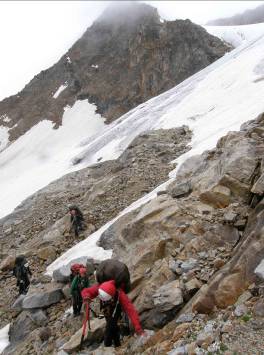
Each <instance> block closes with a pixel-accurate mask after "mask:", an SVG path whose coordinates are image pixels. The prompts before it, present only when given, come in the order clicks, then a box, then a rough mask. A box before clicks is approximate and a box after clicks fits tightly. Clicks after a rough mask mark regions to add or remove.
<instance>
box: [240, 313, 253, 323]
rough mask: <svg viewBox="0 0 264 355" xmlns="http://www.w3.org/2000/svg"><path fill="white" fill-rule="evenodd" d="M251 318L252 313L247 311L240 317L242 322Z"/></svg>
mask: <svg viewBox="0 0 264 355" xmlns="http://www.w3.org/2000/svg"><path fill="white" fill-rule="evenodd" d="M251 318H252V315H251V314H249V313H246V314H244V315H243V316H242V317H241V319H242V321H243V322H248V321H249V320H250V319H251Z"/></svg>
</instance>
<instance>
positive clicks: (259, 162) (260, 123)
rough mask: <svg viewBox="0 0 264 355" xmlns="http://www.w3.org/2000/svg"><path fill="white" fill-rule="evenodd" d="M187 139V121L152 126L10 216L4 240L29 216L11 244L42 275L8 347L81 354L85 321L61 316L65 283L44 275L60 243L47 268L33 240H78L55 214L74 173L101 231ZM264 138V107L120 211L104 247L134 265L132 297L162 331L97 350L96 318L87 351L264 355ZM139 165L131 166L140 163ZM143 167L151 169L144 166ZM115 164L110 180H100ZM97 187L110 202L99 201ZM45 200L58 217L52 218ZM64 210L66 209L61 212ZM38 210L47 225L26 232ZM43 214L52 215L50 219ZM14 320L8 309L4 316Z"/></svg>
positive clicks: (149, 324) (17, 316)
mask: <svg viewBox="0 0 264 355" xmlns="http://www.w3.org/2000/svg"><path fill="white" fill-rule="evenodd" d="M189 138H190V136H189V132H188V130H187V129H186V128H179V129H175V130H169V131H154V132H151V133H149V134H147V135H145V136H143V137H142V136H141V137H138V138H137V139H136V140H135V141H134V142H133V143H132V144H131V146H130V147H129V149H128V150H127V151H125V153H124V154H123V155H122V156H121V157H120V159H119V160H118V161H116V162H114V161H113V162H108V163H102V164H99V165H97V166H95V167H91V168H89V169H85V170H83V171H80V172H78V173H75V174H73V175H69V176H66V177H65V178H63V179H62V180H59V181H57V182H55V183H53V184H51V185H50V186H49V187H47V188H46V189H43V190H42V191H41V192H40V193H38V194H36V195H34V196H32V198H30V199H28V200H27V201H26V202H25V203H24V204H22V205H21V206H20V207H19V208H18V209H17V211H15V213H14V214H12V215H10V216H8V217H6V218H5V219H4V220H2V221H1V222H2V225H3V224H4V230H5V231H6V232H5V238H4V240H6V241H8V231H7V230H6V229H7V227H8V228H12V230H13V232H14V234H13V235H16V234H15V232H16V231H17V234H18V229H16V228H18V227H17V226H18V225H19V224H16V223H17V220H18V218H21V215H24V218H25V220H24V223H23V224H22V223H21V224H20V227H19V228H21V227H22V226H24V228H25V233H27V235H28V237H27V240H26V241H25V242H24V243H23V245H22V246H20V247H19V242H18V241H19V237H18V236H17V237H15V238H14V244H15V243H17V246H16V248H17V250H20V251H22V250H23V247H26V249H27V250H29V253H28V255H29V259H30V262H31V264H32V265H33V267H34V268H35V269H34V271H35V274H36V281H34V282H33V284H34V285H32V287H31V290H30V292H29V295H28V296H27V297H26V299H25V300H24V301H22V309H21V306H16V308H17V310H15V311H14V310H13V313H12V316H13V317H14V319H13V325H12V326H11V333H10V334H16V332H15V329H20V328H21V326H20V324H22V322H23V323H24V324H25V321H26V322H27V327H25V328H23V332H22V334H20V333H19V334H20V337H18V338H17V337H16V336H15V337H14V335H13V336H11V347H10V348H9V350H8V349H7V350H6V351H5V353H6V354H35V353H40V354H42V353H43V354H49V353H50V354H52V353H55V354H56V353H57V351H58V350H59V348H61V347H62V348H63V349H64V351H66V353H76V351H77V348H78V341H79V339H80V334H79V330H78V329H79V328H80V327H81V320H80V319H75V320H73V319H72V318H71V317H67V316H66V315H65V314H64V311H65V308H66V307H68V306H69V301H67V297H66V294H67V293H66V290H65V287H64V285H63V284H62V285H61V284H56V283H52V284H50V283H49V278H47V277H43V276H41V274H40V271H41V270H43V269H44V266H45V263H49V262H50V260H49V258H52V257H51V256H52V255H51V254H52V253H51V249H50V250H48V251H47V256H46V260H48V261H46V262H43V265H39V259H40V258H41V257H40V255H37V254H38V252H39V250H38V251H37V249H36V246H37V247H38V248H43V247H44V245H43V244H42V243H43V242H45V235H46V238H47V236H49V238H48V239H47V240H49V246H51V245H50V244H51V243H50V241H52V244H53V246H54V247H56V248H58V249H57V253H59V252H60V251H59V246H60V247H61V249H63V248H66V247H68V246H69V244H68V243H66V242H65V241H63V239H64V238H62V236H61V229H60V228H62V227H63V226H64V227H65V223H66V222H65V218H66V217H65V218H64V219H62V220H59V221H58V222H56V224H53V221H52V219H53V218H54V221H55V220H56V219H58V218H59V217H62V216H63V215H64V211H63V209H60V208H59V207H58V206H59V204H61V203H62V202H63V203H66V202H68V201H71V198H70V197H69V186H70V181H73V180H72V178H74V180H75V181H78V175H79V177H80V180H81V179H82V180H83V181H84V183H83V186H80V184H79V183H78V184H77V185H78V186H74V187H73V189H71V193H70V196H71V197H72V198H73V199H72V202H76V201H80V202H81V205H83V206H85V210H86V216H87V217H88V214H89V218H90V221H91V220H92V218H93V219H94V220H93V224H94V225H95V226H96V228H97V227H99V226H100V225H101V224H102V223H104V222H105V220H104V218H103V215H104V214H105V213H106V211H108V210H110V212H109V215H108V216H107V220H108V219H109V218H111V217H112V216H113V215H114V214H116V213H117V212H118V211H119V210H121V209H122V208H123V207H124V206H125V204H126V203H127V204H128V203H129V202H131V201H133V200H134V199H136V198H138V196H139V195H142V193H144V189H146V186H149V188H150V185H148V183H146V182H144V181H145V180H144V176H146V178H147V181H149V178H150V181H153V182H152V183H151V188H153V187H154V186H155V185H156V184H158V183H160V182H161V181H162V180H163V179H165V178H166V174H167V172H168V170H169V166H168V165H166V163H165V165H164V175H162V176H160V173H161V172H163V169H161V170H160V171H158V172H157V169H156V167H157V166H158V165H157V164H162V160H163V159H166V162H168V161H169V160H170V159H171V158H170V159H169V157H170V154H172V155H175V154H181V153H182V151H184V150H185V149H186V143H187V142H188V140H189ZM263 138H264V115H261V116H260V117H258V118H257V119H256V120H254V121H251V122H248V123H246V124H244V125H243V126H242V127H241V130H240V131H239V132H230V133H229V134H227V135H226V136H224V137H223V138H221V139H220V140H219V141H218V144H217V146H216V148H215V149H213V150H210V151H206V152H204V153H203V154H202V155H199V156H195V157H192V158H190V159H189V160H187V161H186V162H185V163H184V164H183V165H182V166H181V168H180V170H179V172H178V175H177V178H176V179H175V180H174V181H173V182H172V184H171V185H169V186H168V187H167V188H166V189H164V191H160V192H159V195H158V196H157V197H156V198H154V199H152V200H151V201H150V202H148V203H146V204H144V205H143V206H141V207H139V208H138V209H136V210H134V211H132V212H130V213H128V214H126V215H124V216H123V217H121V218H119V219H118V220H117V221H116V222H115V223H114V224H113V225H112V226H111V227H109V228H108V229H107V230H106V231H105V232H104V233H103V234H102V236H101V239H100V244H101V245H102V246H104V247H105V248H109V247H111V248H113V251H114V256H116V257H118V258H119V259H121V260H123V261H125V262H126V263H127V264H128V266H129V268H130V271H131V275H132V284H133V290H132V292H131V294H130V297H131V298H132V299H133V301H134V303H135V305H136V306H137V309H138V310H139V312H140V316H141V321H142V323H143V325H144V327H145V328H148V329H152V330H153V331H154V333H153V332H151V331H148V336H147V337H146V338H145V339H143V340H142V339H137V340H135V339H133V338H128V339H124V345H123V346H122V347H121V348H120V349H118V350H116V351H115V350H113V349H112V350H109V351H108V352H105V351H104V350H103V349H101V348H99V349H97V350H95V349H94V347H95V346H96V344H97V346H98V345H99V343H100V340H101V337H102V332H101V331H100V329H101V330H102V324H101V323H100V322H99V321H98V320H94V321H93V324H92V332H91V333H89V336H88V338H87V340H86V350H85V351H84V352H83V354H94V355H99V354H105V353H107V354H139V353H140V354H167V353H168V354H171V355H176V354H189V355H191V354H208V353H215V354H226V355H227V354H234V353H237V354H242V353H243V354H247V355H251V354H256V355H261V354H262V350H263V322H264V300H263V297H264V270H263V255H264V239H263V237H264V234H263V206H264V204H263V193H264V185H263V181H264V180H263V173H264V170H263V153H264V145H263ZM173 142H174V143H173ZM172 143H173V144H172ZM175 143H176V144H175ZM153 151H154V152H155V154H153ZM170 152H171V153H170ZM140 163H142V165H140ZM120 164H122V168H121V170H120ZM166 167H167V168H166ZM135 168H136V170H134V171H133V175H132V174H131V173H132V170H131V169H135ZM170 168H171V167H170ZM107 169H108V170H107ZM141 169H142V171H143V175H140V174H139V172H140V170H141ZM152 169H153V170H152ZM166 169H168V170H166ZM102 171H103V173H102ZM106 172H107V174H108V179H107V180H105V179H104V178H103V176H105V175H104V174H106ZM136 172H137V173H136ZM120 174H121V175H120ZM152 174H154V177H155V178H154V180H152V179H153V178H151V176H152ZM121 176H122V177H123V181H124V180H125V181H126V183H125V184H122V182H121V180H120V177H121ZM110 177H111V178H110ZM84 178H85V179H84ZM76 179H77V180H76ZM134 179H136V180H134ZM132 180H133V181H132ZM115 181H116V182H117V185H115ZM62 182H63V184H62ZM132 182H134V183H135V184H136V186H137V189H135V190H134V191H137V193H136V195H134V194H135V192H134V193H133V192H132V193H131V191H133V189H132V188H131V183H132ZM146 184H147V185H146ZM114 186H116V187H114ZM126 187H127V189H126ZM141 187H142V189H141ZM116 189H119V190H118V192H116V191H117V190H116ZM77 191H78V193H79V196H78V194H77ZM121 191H122V196H123V198H124V197H125V196H127V200H126V202H123V203H121V204H122V206H119V203H118V204H116V203H117V201H118V200H119V198H117V195H116V194H118V195H119V197H120V193H121ZM85 192H87V193H85ZM75 193H76V194H75ZM77 196H78V197H77ZM100 196H103V200H104V201H106V203H108V201H109V205H105V206H102V202H101V201H102V200H100ZM77 199H78V200H77ZM79 199H80V200H79ZM44 201H45V203H46V206H45V208H44V205H43V203H44ZM54 201H56V202H57V203H58V205H57V204H55V203H54ZM121 201H122V200H121ZM123 201H124V200H123ZM111 204H114V207H113V209H112V211H113V212H111V209H110V206H111ZM105 207H107V208H105ZM47 209H48V210H49V218H48V219H47V220H46V221H45V218H46V214H47ZM99 209H100V210H101V212H100V213H98V212H99ZM55 212H57V213H58V214H57V215H54V213H55ZM37 213H39V214H37ZM33 218H35V221H34V222H35V228H36V226H37V224H39V229H40V230H39V231H38V230H37V229H34V230H33V229H32V234H29V233H30V231H29V230H30V226H31V225H32V220H33ZM42 221H45V222H44V223H43V224H42V225H41V223H42ZM87 221H88V219H87ZM26 226H28V227H26ZM47 227H48V228H47ZM90 227H91V226H90ZM90 227H89V228H90ZM26 228H28V229H27V230H26ZM40 231H41V232H40ZM87 233H89V230H88V231H87ZM56 238H57V241H56ZM47 240H46V242H47ZM57 242H58V243H57ZM31 243H32V244H31ZM30 245H31V246H30ZM4 247H5V251H6V252H8V248H10V245H8V243H5V245H4ZM12 248H14V246H12ZM53 257H54V256H53ZM95 257H96V256H95ZM261 262H262V263H261ZM257 267H258V268H257ZM256 268H257V271H256ZM2 269H3V267H2ZM7 276H8V272H7V271H2V278H1V289H2V290H3V289H5V288H7V289H8V290H11V289H12V287H14V285H13V284H12V283H11V284H10V283H8V282H6V281H5V280H4V279H5V277H7ZM62 289H63V293H64V296H63V294H62V293H61V292H62V291H61V290H62ZM10 292H11V291H8V293H9V294H10ZM13 295H14V294H13ZM47 295H49V297H47ZM5 297H7V296H5ZM65 297H66V299H65ZM36 307H37V309H36ZM3 310H4V309H3ZM4 311H6V310H4ZM41 312H42V313H41ZM9 316H10V314H9ZM7 318H8V317H7V315H6V314H4V315H3V317H2V324H5V322H6V321H7ZM44 325H45V326H47V327H46V330H45V331H44V329H43V326H44ZM47 329H48V330H47ZM76 331H77V333H76V334H75V335H74V333H75V332H76ZM91 344H93V345H92V346H91ZM11 349H13V350H11Z"/></svg>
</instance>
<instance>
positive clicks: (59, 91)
mask: <svg viewBox="0 0 264 355" xmlns="http://www.w3.org/2000/svg"><path fill="white" fill-rule="evenodd" d="M67 87H68V83H67V81H66V82H65V83H64V84H62V85H61V86H60V87H59V88H58V90H57V91H56V92H55V94H54V95H53V98H54V99H57V97H59V95H60V94H61V93H62V91H64V90H65V89H66V88H67Z"/></svg>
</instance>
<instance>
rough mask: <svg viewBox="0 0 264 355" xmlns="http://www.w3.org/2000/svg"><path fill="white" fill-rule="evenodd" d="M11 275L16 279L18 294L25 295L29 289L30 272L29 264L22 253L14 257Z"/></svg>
mask: <svg viewBox="0 0 264 355" xmlns="http://www.w3.org/2000/svg"><path fill="white" fill-rule="evenodd" d="M13 275H14V276H15V277H16V279H17V286H18V287H19V294H20V295H22V294H23V295H25V294H26V293H27V291H28V289H29V285H30V279H29V275H30V276H31V275H32V273H31V271H30V268H29V264H28V262H27V260H26V258H25V257H24V256H23V255H19V256H17V257H16V259H15V267H14V269H13Z"/></svg>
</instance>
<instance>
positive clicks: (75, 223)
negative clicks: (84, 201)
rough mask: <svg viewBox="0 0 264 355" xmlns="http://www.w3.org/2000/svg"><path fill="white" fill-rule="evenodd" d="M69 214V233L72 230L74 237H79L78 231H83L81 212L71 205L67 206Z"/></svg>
mask: <svg viewBox="0 0 264 355" xmlns="http://www.w3.org/2000/svg"><path fill="white" fill-rule="evenodd" d="M69 212H70V216H71V228H70V231H71V230H72V228H73V229H74V234H75V237H78V236H79V231H83V230H84V218H83V214H82V212H81V210H80V209H79V207H77V206H72V205H70V206H69Z"/></svg>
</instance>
